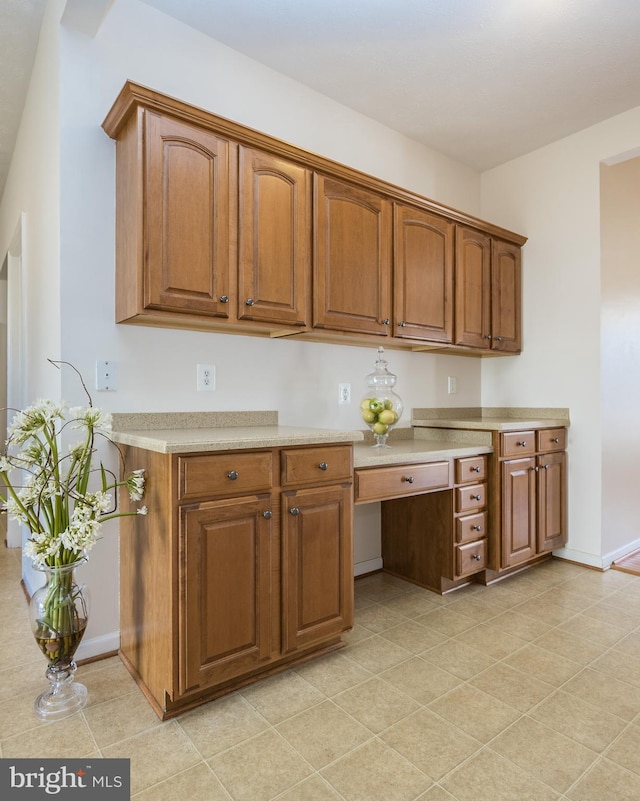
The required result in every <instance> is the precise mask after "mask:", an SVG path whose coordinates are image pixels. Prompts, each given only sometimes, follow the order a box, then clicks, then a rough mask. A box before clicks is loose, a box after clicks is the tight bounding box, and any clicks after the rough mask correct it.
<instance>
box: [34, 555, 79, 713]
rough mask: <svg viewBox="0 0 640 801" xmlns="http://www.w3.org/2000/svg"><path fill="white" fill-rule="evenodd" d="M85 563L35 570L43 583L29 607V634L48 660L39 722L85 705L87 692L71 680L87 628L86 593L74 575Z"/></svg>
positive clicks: (38, 708) (37, 704) (38, 704)
mask: <svg viewBox="0 0 640 801" xmlns="http://www.w3.org/2000/svg"><path fill="white" fill-rule="evenodd" d="M85 562H86V559H84V558H83V559H79V560H78V561H76V562H74V563H72V564H69V565H61V566H59V567H52V566H48V565H45V566H43V567H37V568H36V569H38V570H41V571H42V572H43V573H44V574H45V577H46V583H45V584H44V586H42V587H40V589H38V590H36V592H34V593H33V595H32V596H31V601H30V603H29V618H30V621H31V630H32V631H33V636H34V637H35V639H36V642H37V643H38V647H39V648H40V650H41V651H42V653H43V654H44V655H45V656H46V658H47V659H48V660H49V665H48V667H47V671H46V677H47V679H48V680H49V688H48V689H47V690H46V691H45V692H43V693H41V694H40V695H39V696H38V697H37V698H36V700H35V712H36V715H37V717H38V718H39V719H40V720H59V719H60V718H65V717H67V716H68V715H73V714H74V713H75V712H77V711H78V710H79V709H82V707H83V706H84V705H85V703H86V701H87V688H86V687H85V686H84V685H83V684H80V683H78V682H75V681H74V680H73V674H74V673H75V670H76V663H75V661H74V656H75V652H76V649H77V648H78V646H79V645H80V641H81V640H82V637H83V635H84V632H85V629H86V627H87V619H88V593H87V590H86V587H85V586H84V585H83V584H79V583H77V582H76V580H75V574H74V571H75V570H76V568H78V567H80V566H81V565H83V564H84V563H85Z"/></svg>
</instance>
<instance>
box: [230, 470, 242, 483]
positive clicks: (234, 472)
mask: <svg viewBox="0 0 640 801" xmlns="http://www.w3.org/2000/svg"><path fill="white" fill-rule="evenodd" d="M238 475H239V474H238V471H237V470H230V471H229V472H228V473H227V478H230V479H231V481H235V480H236V479H237V478H238Z"/></svg>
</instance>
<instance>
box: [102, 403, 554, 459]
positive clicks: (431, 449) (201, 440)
mask: <svg viewBox="0 0 640 801" xmlns="http://www.w3.org/2000/svg"><path fill="white" fill-rule="evenodd" d="M568 425H569V414H568V410H567V409H521V408H519V409H482V408H471V409H468V408H465V409H451V408H441V409H433V408H428V409H414V410H413V414H412V427H405V428H398V429H396V430H394V431H392V432H391V434H390V436H389V445H390V447H387V448H375V447H372V444H371V443H372V439H371V435H370V434H369V433H368V432H366V433H365V432H363V431H345V430H334V429H325V428H309V427H306V426H281V425H279V423H278V413H277V412H273V411H256V412H167V413H163V412H154V413H132V414H114V415H113V431H112V435H111V438H112V439H113V441H114V442H117V443H119V444H121V445H131V446H134V447H138V448H144V449H146V450H150V451H155V452H157V453H197V452H206V451H222V450H241V449H243V448H276V447H286V446H296V445H315V444H323V443H325V444H328V443H340V442H352V443H354V466H355V467H356V468H358V467H359V468H364V467H375V466H378V465H380V466H383V465H393V464H407V463H410V464H414V463H418V462H427V461H438V460H440V459H449V458H464V457H465V456H473V455H476V454H482V453H492V451H493V448H492V439H491V432H493V431H517V430H520V429H532V428H534V429H535V428H549V427H556V426H568Z"/></svg>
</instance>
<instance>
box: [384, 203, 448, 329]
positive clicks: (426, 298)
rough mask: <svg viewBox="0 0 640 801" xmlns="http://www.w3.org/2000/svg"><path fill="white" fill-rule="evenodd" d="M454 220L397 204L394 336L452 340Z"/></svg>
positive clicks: (395, 217)
mask: <svg viewBox="0 0 640 801" xmlns="http://www.w3.org/2000/svg"><path fill="white" fill-rule="evenodd" d="M453 232H454V225H453V223H451V222H448V221H447V220H445V219H443V218H442V217H437V216H436V215H434V214H428V213H427V212H425V211H420V210H419V209H414V208H413V207H411V206H403V205H400V204H397V205H396V207H395V215H394V260H393V263H394V292H395V295H394V329H393V333H394V336H397V337H403V338H407V339H426V340H430V341H435V342H451V341H452V339H453Z"/></svg>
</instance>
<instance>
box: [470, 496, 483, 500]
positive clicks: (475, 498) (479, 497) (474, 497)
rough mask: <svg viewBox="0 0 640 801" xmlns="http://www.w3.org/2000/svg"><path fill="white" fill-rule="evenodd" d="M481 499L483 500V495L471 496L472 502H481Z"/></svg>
mask: <svg viewBox="0 0 640 801" xmlns="http://www.w3.org/2000/svg"><path fill="white" fill-rule="evenodd" d="M481 498H482V495H472V496H471V500H472V501H479V500H480V499H481Z"/></svg>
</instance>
